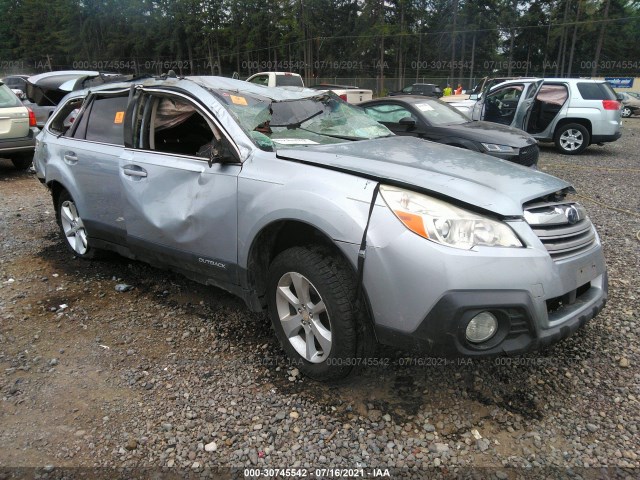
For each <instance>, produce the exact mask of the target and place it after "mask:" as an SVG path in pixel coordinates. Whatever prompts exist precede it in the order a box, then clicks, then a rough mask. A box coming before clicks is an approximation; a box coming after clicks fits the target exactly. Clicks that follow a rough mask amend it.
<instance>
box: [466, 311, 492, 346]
mask: <svg viewBox="0 0 640 480" xmlns="http://www.w3.org/2000/svg"><path fill="white" fill-rule="evenodd" d="M497 331H498V319H497V318H496V316H495V315H494V314H492V313H489V312H481V313H479V314H478V315H476V316H475V317H473V318H472V319H471V321H470V322H469V325H467V332H466V335H467V340H469V341H470V342H473V343H481V342H486V341H487V340H489V339H490V338H491V337H493V336H494V335H495V333H496V332H497Z"/></svg>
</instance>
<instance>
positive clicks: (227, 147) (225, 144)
mask: <svg viewBox="0 0 640 480" xmlns="http://www.w3.org/2000/svg"><path fill="white" fill-rule="evenodd" d="M202 153H204V154H205V155H206V156H207V157H208V160H207V163H208V164H209V167H212V166H213V164H214V163H220V164H222V163H240V158H238V154H237V153H236V150H235V148H233V146H232V145H231V143H230V142H229V140H227V138H226V137H222V139H221V140H220V141H219V142H215V141H213V142H211V143H209V144H207V145H206V146H204V147H202V148H201V149H200V151H199V152H198V156H200V155H201V154H202Z"/></svg>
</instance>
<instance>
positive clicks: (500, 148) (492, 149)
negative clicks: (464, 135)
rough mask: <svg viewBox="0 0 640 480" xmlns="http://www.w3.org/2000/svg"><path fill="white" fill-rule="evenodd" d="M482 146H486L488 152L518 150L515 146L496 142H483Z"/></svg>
mask: <svg viewBox="0 0 640 480" xmlns="http://www.w3.org/2000/svg"><path fill="white" fill-rule="evenodd" d="M482 146H483V147H484V148H486V149H487V151H488V152H496V153H513V152H515V151H516V149H515V148H513V147H510V146H509V145H496V144H495V143H483V144H482Z"/></svg>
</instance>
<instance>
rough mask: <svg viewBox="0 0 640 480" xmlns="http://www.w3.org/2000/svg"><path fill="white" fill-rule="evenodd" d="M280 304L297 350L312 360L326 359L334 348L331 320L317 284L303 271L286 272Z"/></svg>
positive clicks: (280, 314) (282, 320) (279, 292)
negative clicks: (302, 272)
mask: <svg viewBox="0 0 640 480" xmlns="http://www.w3.org/2000/svg"><path fill="white" fill-rule="evenodd" d="M276 308H277V312H278V318H279V319H280V323H281V325H282V329H283V330H284V334H285V336H286V337H287V339H288V341H289V343H290V344H291V346H292V347H293V348H294V349H295V350H296V352H298V354H299V355H300V356H301V357H302V358H304V359H305V360H307V361H308V362H311V363H321V362H323V361H324V360H325V359H326V358H327V357H328V356H329V352H330V351H331V343H332V337H331V321H330V319H329V314H328V312H327V308H326V306H325V303H324V301H323V300H322V297H321V296H320V294H319V293H318V290H317V289H316V288H315V287H314V285H313V284H312V283H311V282H310V281H309V280H308V279H307V278H306V277H305V276H304V275H301V274H300V273H297V272H288V273H285V274H284V275H282V277H281V278H280V280H279V282H278V288H277V291H276Z"/></svg>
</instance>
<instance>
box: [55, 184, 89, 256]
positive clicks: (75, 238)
mask: <svg viewBox="0 0 640 480" xmlns="http://www.w3.org/2000/svg"><path fill="white" fill-rule="evenodd" d="M56 218H57V220H58V225H59V227H60V232H61V233H62V237H63V238H64V239H65V245H66V246H67V247H68V248H69V250H71V252H73V254H74V255H75V256H76V257H80V258H86V259H92V258H95V257H96V254H97V250H96V249H95V248H93V247H92V246H91V245H89V237H88V235H87V230H86V229H85V226H84V222H83V221H82V218H81V217H80V213H79V212H78V208H77V207H76V204H75V202H74V201H73V198H71V195H69V192H67V191H66V190H63V191H62V192H61V193H60V196H59V197H58V204H57V206H56Z"/></svg>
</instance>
